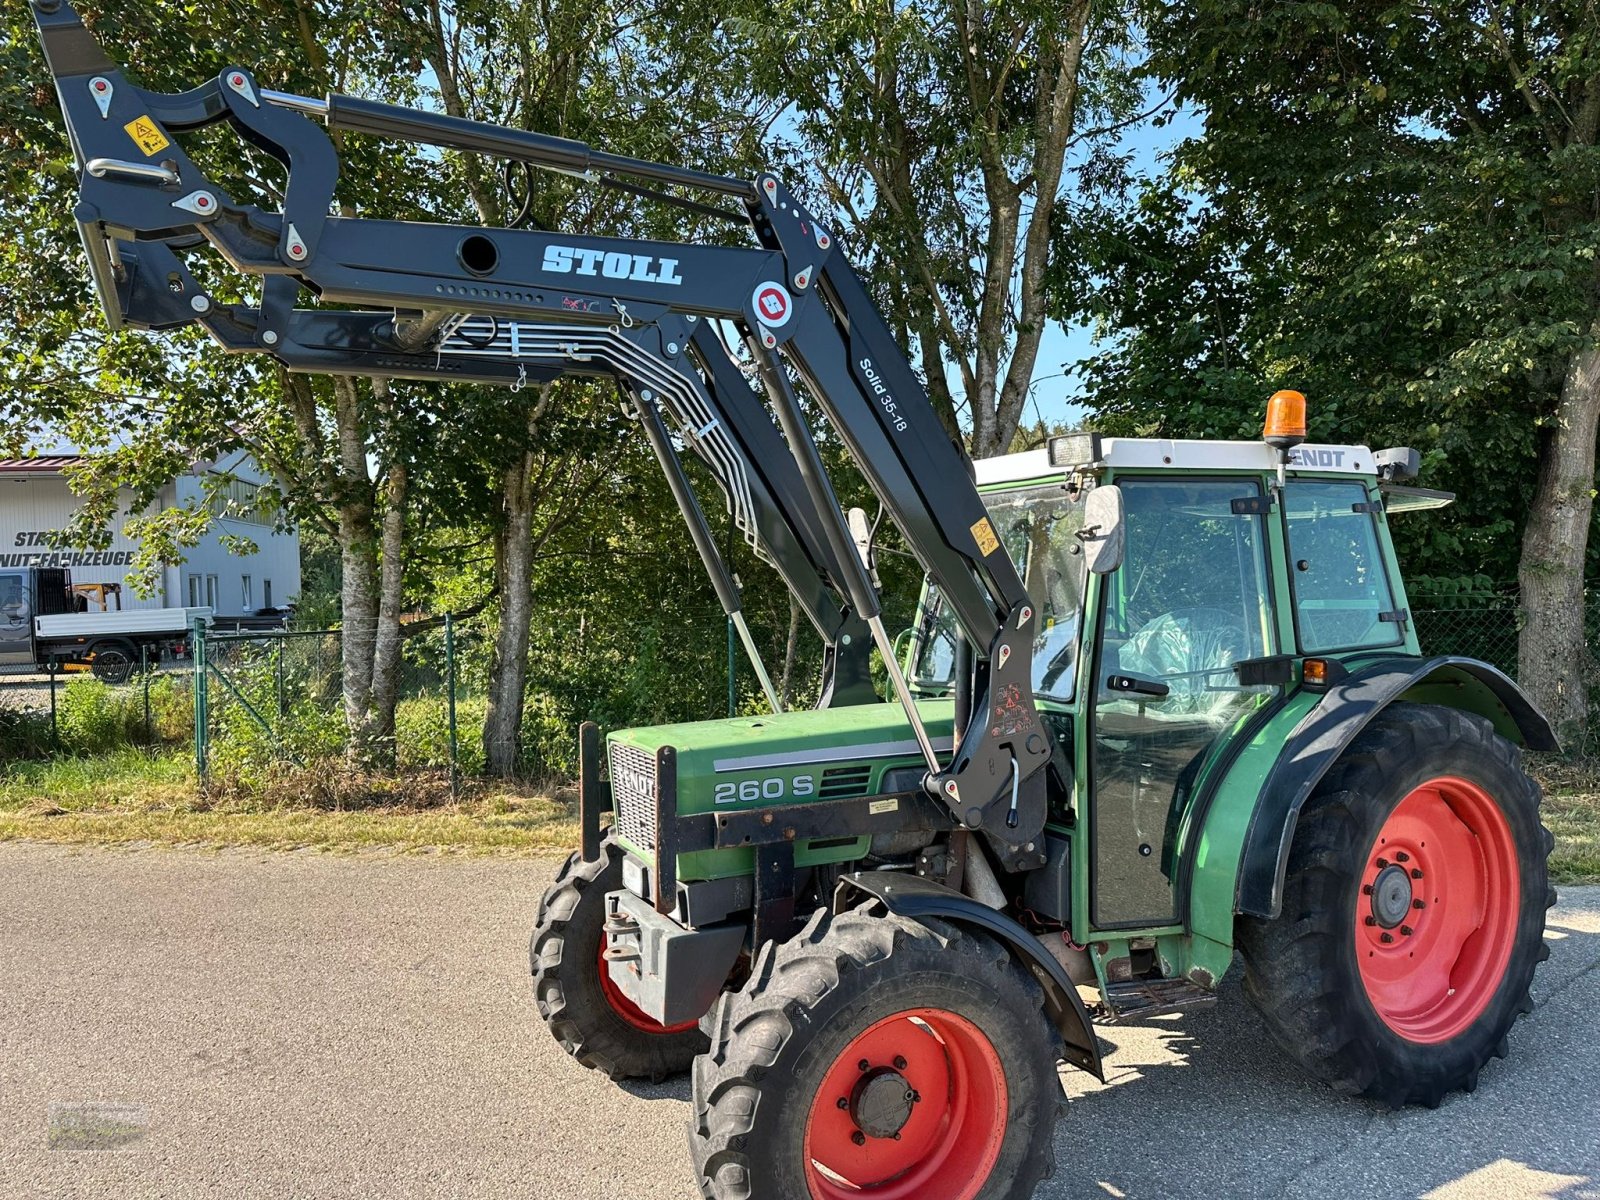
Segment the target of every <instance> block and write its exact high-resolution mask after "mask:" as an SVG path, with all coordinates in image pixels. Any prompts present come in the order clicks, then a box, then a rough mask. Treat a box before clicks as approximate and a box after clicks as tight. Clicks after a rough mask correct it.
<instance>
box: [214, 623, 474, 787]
mask: <svg viewBox="0 0 1600 1200" xmlns="http://www.w3.org/2000/svg"><path fill="white" fill-rule="evenodd" d="M458 628H459V626H458V624H457V622H456V621H455V620H454V618H452V617H449V616H446V617H444V618H442V619H441V620H440V621H438V622H436V623H435V622H429V623H428V624H427V626H426V627H425V629H424V630H423V631H422V632H421V633H419V632H417V631H416V630H410V631H406V636H404V638H403V640H402V647H401V655H400V661H399V669H398V674H397V677H396V679H395V680H394V683H393V688H394V694H395V697H396V702H395V708H394V727H393V728H392V729H383V728H375V729H372V730H370V731H368V734H367V736H366V737H365V738H364V739H363V740H364V746H365V752H366V754H367V756H368V758H369V759H370V760H371V761H372V762H374V764H376V765H384V766H392V767H393V768H394V769H396V770H398V771H400V772H427V773H438V774H440V775H447V776H448V779H449V783H450V787H451V790H452V791H455V790H456V789H457V788H458V786H459V783H460V780H461V778H462V776H463V775H470V774H476V773H478V772H479V771H481V770H482V767H483V760H484V755H483V745H482V743H483V739H482V730H483V713H484V708H485V704H484V701H483V698H482V696H481V694H480V690H479V689H476V688H474V687H473V686H471V682H470V681H469V678H468V673H467V672H463V671H462V670H461V669H460V668H461V666H462V661H461V655H460V653H459V646H458V639H457V631H458ZM472 632H473V633H474V634H476V633H477V632H478V631H477V629H476V627H473V629H472ZM353 636H357V635H355V634H353V633H350V632H349V631H346V630H338V629H334V630H303V631H290V630H284V631H252V632H240V633H221V634H219V633H202V634H200V635H198V636H197V637H196V638H195V677H194V678H195V688H194V695H195V699H194V748H195V767H196V771H197V773H198V774H199V776H200V778H201V779H203V780H204V779H207V778H210V777H213V776H234V777H237V776H240V775H248V774H250V773H252V772H255V771H257V770H259V769H260V768H261V767H262V766H263V765H265V764H290V765H293V766H297V767H306V766H309V765H312V764H314V763H319V762H325V761H329V760H335V759H339V758H342V757H343V756H344V754H345V751H346V749H347V748H348V742H349V738H350V728H351V721H350V719H349V717H348V715H347V713H346V708H345V705H346V696H345V680H344V669H345V667H344V661H343V658H344V639H345V638H346V637H353ZM369 661H370V659H369ZM374 686H375V687H376V688H379V689H382V688H383V687H385V686H386V684H385V682H384V681H383V680H376V681H374Z"/></svg>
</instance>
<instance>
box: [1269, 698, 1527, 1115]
mask: <svg viewBox="0 0 1600 1200" xmlns="http://www.w3.org/2000/svg"><path fill="white" fill-rule="evenodd" d="M1539 800H1540V794H1539V785H1538V784H1537V783H1535V782H1534V781H1533V780H1532V779H1530V778H1529V777H1528V775H1527V773H1526V772H1525V771H1524V770H1523V769H1522V761H1521V755H1520V753H1519V752H1518V750H1517V748H1516V747H1515V746H1513V745H1512V744H1511V743H1510V742H1508V741H1507V740H1506V739H1505V738H1503V737H1501V736H1499V735H1498V734H1497V733H1496V732H1495V731H1494V727H1493V726H1492V725H1490V723H1489V722H1488V721H1486V720H1484V719H1483V718H1481V717H1477V716H1473V715H1471V714H1468V713H1463V712H1459V711H1457V710H1455V709H1450V708H1440V707H1437V706H1433V705H1420V704H1396V705H1393V706H1392V707H1390V708H1389V709H1387V710H1385V711H1384V712H1383V713H1382V714H1380V715H1379V716H1378V717H1377V718H1375V719H1374V720H1373V722H1372V724H1371V725H1369V726H1368V727H1367V728H1366V729H1365V730H1363V731H1362V733H1361V734H1360V735H1359V736H1357V738H1356V739H1355V741H1354V742H1352V743H1351V745H1350V747H1349V749H1347V750H1346V751H1345V752H1344V754H1343V755H1341V756H1340V758H1339V759H1338V761H1337V762H1335V763H1334V765H1333V767H1332V768H1331V769H1330V770H1329V772H1328V774H1327V775H1326V776H1325V777H1324V779H1323V780H1322V782H1321V783H1320V784H1319V785H1318V787H1317V789H1316V791H1315V792H1313V793H1312V795H1311V797H1310V798H1309V799H1308V800H1307V801H1306V805H1305V809H1304V810H1303V811H1302V813H1301V816H1300V823H1299V826H1298V827H1297V829H1296V831H1295V836H1294V843H1293V845H1292V846H1291V848H1290V851H1289V864H1288V872H1287V875H1286V878H1285V882H1284V896H1283V909H1282V911H1281V913H1280V915H1279V916H1278V917H1276V918H1275V919H1272V920H1258V919H1255V918H1243V919H1241V921H1240V929H1239V948H1240V951H1241V952H1242V953H1243V955H1244V960H1245V968H1246V971H1245V994H1246V995H1247V996H1249V998H1250V999H1251V1001H1252V1002H1253V1003H1254V1004H1255V1006H1256V1008H1257V1009H1259V1010H1260V1012H1261V1014H1262V1016H1263V1017H1264V1018H1265V1020H1266V1023H1267V1027H1268V1029H1269V1030H1270V1031H1271V1033H1272V1035H1273V1037H1274V1039H1275V1040H1276V1041H1277V1042H1278V1043H1279V1045H1281V1046H1282V1047H1283V1048H1284V1049H1285V1050H1287V1051H1288V1052H1289V1053H1290V1054H1292V1055H1293V1056H1294V1057H1296V1058H1297V1059H1299V1060H1300V1062H1301V1063H1302V1065H1304V1066H1305V1067H1306V1068H1307V1069H1308V1070H1309V1071H1311V1072H1312V1073H1313V1074H1314V1075H1317V1076H1319V1077H1320V1078H1322V1079H1325V1080H1327V1081H1328V1082H1329V1083H1330V1084H1332V1085H1333V1086H1334V1087H1335V1088H1336V1089H1338V1090H1340V1091H1343V1092H1347V1093H1352V1094H1361V1095H1364V1096H1369V1097H1372V1098H1374V1099H1377V1100H1379V1101H1382V1102H1384V1103H1387V1104H1389V1105H1391V1106H1392V1107H1395V1108H1398V1107H1400V1106H1402V1105H1404V1104H1426V1105H1430V1106H1435V1105H1437V1104H1439V1102H1440V1101H1441V1100H1442V1099H1443V1098H1444V1097H1445V1096H1446V1095H1448V1094H1449V1093H1450V1092H1453V1091H1469V1092H1470V1091H1472V1090H1473V1089H1474V1088H1475V1087H1476V1086H1477V1082H1478V1073H1479V1072H1480V1071H1481V1070H1482V1068H1483V1066H1484V1064H1485V1063H1486V1062H1488V1060H1489V1059H1490V1058H1491V1057H1501V1058H1503V1057H1505V1055H1506V1053H1507V1052H1508V1049H1509V1045H1508V1040H1507V1034H1508V1032H1509V1030H1510V1028H1511V1025H1512V1023H1513V1022H1514V1021H1515V1020H1516V1019H1517V1017H1518V1016H1519V1015H1520V1014H1522V1013H1524V1012H1528V1011H1530V1010H1531V1008H1532V1002H1531V1000H1530V999H1529V995H1528V987H1529V984H1530V983H1531V982H1532V979H1533V972H1534V968H1535V967H1536V966H1537V965H1538V964H1539V963H1540V962H1542V961H1543V960H1544V959H1545V958H1546V957H1548V955H1549V950H1548V948H1547V947H1546V946H1545V944H1544V937H1543V934H1544V914H1545V910H1546V909H1547V908H1549V907H1550V905H1552V904H1554V903H1555V892H1554V891H1553V890H1551V888H1550V886H1549V881H1548V874H1547V871H1546V864H1545V860H1546V857H1547V856H1548V854H1549V852H1550V847H1551V844H1552V842H1551V837H1550V834H1549V833H1548V832H1547V831H1546V830H1545V829H1544V827H1543V826H1542V825H1541V824H1540V822H1539Z"/></svg>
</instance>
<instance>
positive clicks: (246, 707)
mask: <svg viewBox="0 0 1600 1200" xmlns="http://www.w3.org/2000/svg"><path fill="white" fill-rule="evenodd" d="M1410 604H1411V616H1412V620H1413V622H1414V624H1415V628H1416V632H1417V638H1418V640H1419V642H1420V643H1421V646H1422V650H1423V652H1424V653H1427V654H1459V655H1464V656H1467V657H1471V658H1477V659H1482V660H1483V661H1485V662H1488V663H1491V664H1493V665H1494V666H1496V667H1499V668H1500V669H1501V670H1503V671H1505V672H1506V673H1507V674H1510V675H1512V676H1513V677H1515V675H1516V670H1517V636H1518V631H1519V629H1520V627H1521V618H1520V613H1519V611H1518V608H1517V603H1516V598H1515V596H1514V595H1511V594H1504V593H1502V594H1493V595H1484V594H1481V593H1476V594H1470V595H1463V594H1456V595H1428V594H1423V595H1415V594H1414V595H1412V596H1411V598H1410ZM1588 615H1589V620H1590V629H1591V636H1590V639H1589V640H1590V644H1591V645H1592V646H1600V595H1593V596H1591V597H1590V598H1589V604H1588ZM345 636H347V633H346V631H342V630H315V631H287V630H258V631H243V632H237V633H233V632H217V631H215V630H211V631H200V632H197V633H196V634H193V635H191V638H190V644H191V647H192V650H191V656H190V657H189V658H184V657H177V656H173V655H170V654H169V655H163V656H158V660H153V659H152V652H148V651H147V652H145V653H144V655H143V656H142V658H141V660H140V661H139V662H137V663H134V664H132V666H131V667H130V668H129V669H127V670H126V671H125V672H123V671H120V670H119V671H105V670H102V671H101V672H100V673H99V674H96V672H95V671H94V670H93V669H92V668H91V669H87V670H85V669H73V670H68V669H66V668H64V667H56V668H54V669H40V668H39V667H38V666H37V665H35V664H33V663H16V664H9V665H6V664H0V763H3V762H4V761H5V760H6V759H11V758H24V757H44V756H48V755H53V754H60V753H69V754H85V753H98V752H103V751H106V750H111V749H115V748H117V747H119V746H127V745H135V746H139V745H142V746H172V747H178V746H183V745H189V744H192V746H193V751H194V756H195V763H196V766H197V768H198V771H199V773H200V775H201V777H202V778H204V777H206V776H207V775H208V774H213V773H217V772H232V771H235V770H237V769H240V768H248V767H253V766H259V765H260V764H263V763H280V762H281V763H289V764H298V765H306V764H309V763H312V762H325V761H336V760H337V759H339V758H340V757H341V755H342V752H343V750H344V748H345V742H346V738H347V730H346V721H345V713H344V707H343V702H344V696H343V683H344V681H343V675H342V663H341V655H342V639H343V638H344V637H345ZM491 636H492V629H491V628H490V627H489V626H487V625H486V624H485V623H483V622H480V621H472V622H467V623H461V622H457V621H455V620H454V619H453V618H448V617H446V618H443V619H432V620H428V621H426V622H423V623H420V628H419V627H412V628H410V629H408V630H407V636H406V637H405V638H404V642H403V650H402V660H401V662H402V665H401V669H400V677H399V679H398V681H397V686H396V692H397V695H398V697H399V700H398V703H397V705H396V711H395V728H394V731H393V734H392V738H393V743H392V746H390V747H388V748H385V747H383V746H382V744H381V739H379V741H378V749H379V751H380V754H383V755H384V756H385V757H387V758H388V759H390V760H391V761H392V762H393V763H394V765H395V766H396V767H398V768H399V769H401V770H402V771H408V772H437V773H440V774H441V775H443V774H446V773H447V774H448V777H449V780H450V784H451V787H452V789H454V788H455V786H456V785H457V784H458V783H459V781H460V780H461V778H462V777H464V776H470V775H473V774H476V773H478V772H479V771H481V770H482V768H483V766H484V761H485V746H484V736H483V732H484V717H485V712H486V707H487V705H486V701H485V688H486V685H487V659H488V653H487V648H488V643H489V640H490V638H491ZM538 708H539V706H538V705H536V704H530V705H529V711H528V713H527V714H526V715H525V717H524V729H523V730H522V731H520V734H519V737H520V739H521V740H520V743H519V747H518V748H519V749H520V750H522V751H526V749H527V743H529V742H530V741H533V740H536V739H537V738H538V737H539V736H543V737H545V738H546V739H547V740H548V739H549V738H551V737H554V736H556V735H555V733H552V732H551V731H550V730H547V729H546V730H537V731H536V730H535V729H533V728H531V727H530V726H529V722H536V721H538V720H540V719H544V718H546V717H548V716H549V714H542V715H541V714H540V713H539V711H538ZM385 749H387V753H386V754H384V751H385Z"/></svg>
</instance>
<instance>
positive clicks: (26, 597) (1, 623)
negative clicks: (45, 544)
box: [0, 567, 76, 667]
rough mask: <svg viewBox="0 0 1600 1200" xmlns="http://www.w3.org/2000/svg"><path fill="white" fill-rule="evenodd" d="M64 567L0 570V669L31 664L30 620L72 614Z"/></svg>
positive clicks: (33, 656) (69, 578)
mask: <svg viewBox="0 0 1600 1200" xmlns="http://www.w3.org/2000/svg"><path fill="white" fill-rule="evenodd" d="M75 607H76V601H75V598H74V596H73V594H72V576H71V574H70V573H69V572H68V571H67V570H66V569H65V568H64V567H19V568H8V569H5V570H0V667H4V666H13V665H23V664H33V663H34V662H35V661H36V657H37V656H36V653H35V645H34V618H35V617H41V616H50V615H53V614H56V613H69V612H73V611H75Z"/></svg>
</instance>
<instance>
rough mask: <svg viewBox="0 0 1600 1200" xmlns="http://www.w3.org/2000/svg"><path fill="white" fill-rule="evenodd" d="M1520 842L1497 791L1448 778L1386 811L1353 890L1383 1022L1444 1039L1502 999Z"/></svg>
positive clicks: (1419, 1036) (1404, 1032) (1416, 1036)
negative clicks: (1498, 995) (1496, 998)
mask: <svg viewBox="0 0 1600 1200" xmlns="http://www.w3.org/2000/svg"><path fill="white" fill-rule="evenodd" d="M1519 896H1520V873H1519V870H1518V867H1517V847H1516V842H1515V841H1514V840H1513V839H1512V836H1511V827H1510V826H1509V825H1508V824H1507V823H1506V818H1505V814H1504V813H1503V812H1501V810H1500V806H1499V805H1498V804H1496V803H1495V802H1494V799H1493V798H1492V797H1491V796H1490V795H1489V793H1487V792H1486V791H1484V790H1483V789H1482V788H1481V787H1479V786H1478V785H1477V784H1475V783H1471V782H1469V781H1467V780H1465V779H1461V778H1458V777H1456V776H1453V775H1441V776H1439V777H1438V778H1437V779H1430V780H1428V781H1427V782H1426V783H1422V784H1419V785H1418V786H1417V787H1416V788H1414V789H1413V790H1412V791H1411V793H1410V794H1409V795H1407V796H1406V798H1405V799H1404V800H1402V801H1400V803H1399V805H1398V806H1397V807H1396V808H1395V810H1394V811H1393V812H1392V813H1390V814H1389V819H1388V820H1387V821H1385V822H1384V824H1383V828H1382V829H1380V830H1379V831H1378V838H1377V841H1375V842H1374V843H1373V844H1372V848H1371V850H1369V851H1368V853H1367V861H1366V864H1365V866H1364V868H1363V871H1362V877H1361V892H1360V894H1359V895H1358V896H1357V897H1356V918H1355V937H1356V957H1357V961H1358V962H1359V964H1360V968H1361V982H1362V984H1363V985H1364V986H1365V988H1366V992H1367V998H1368V1000H1370V1001H1371V1002H1372V1007H1373V1008H1374V1009H1375V1010H1376V1011H1377V1014H1378V1016H1379V1017H1381V1018H1382V1019H1383V1023H1384V1024H1385V1025H1387V1026H1388V1027H1389V1028H1390V1029H1392V1030H1394V1031H1395V1032H1396V1033H1398V1034H1399V1035H1400V1036H1401V1037H1403V1038H1405V1039H1407V1040H1408V1041H1412V1042H1421V1043H1434V1042H1445V1041H1449V1040H1450V1039H1451V1038H1453V1037H1456V1036H1457V1035H1458V1034H1460V1033H1461V1032H1462V1031H1464V1030H1465V1029H1467V1028H1468V1027H1469V1026H1470V1025H1471V1024H1472V1023H1473V1022H1474V1021H1475V1020H1477V1019H1478V1017H1479V1016H1480V1015H1481V1014H1482V1012H1483V1010H1484V1009H1485V1008H1486V1007H1488V1004H1489V1001H1490V1000H1491V999H1493V998H1494V994H1495V992H1496V991H1497V990H1498V989H1499V987H1500V981H1501V979H1502V978H1504V976H1505V971H1506V964H1507V963H1508V962H1509V961H1510V959H1511V947H1512V943H1513V942H1514V940H1515V933H1516V926H1517V916H1518V909H1519Z"/></svg>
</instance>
